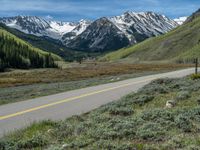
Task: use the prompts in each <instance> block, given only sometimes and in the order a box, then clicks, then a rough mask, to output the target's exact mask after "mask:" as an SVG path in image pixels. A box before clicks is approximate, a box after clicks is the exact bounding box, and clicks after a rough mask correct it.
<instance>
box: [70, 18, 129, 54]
mask: <svg viewBox="0 0 200 150" xmlns="http://www.w3.org/2000/svg"><path fill="white" fill-rule="evenodd" d="M66 44H67V46H68V47H71V48H73V49H79V50H89V51H104V50H111V49H118V48H119V47H125V46H127V45H128V44H129V40H128V38H127V37H126V36H125V34H124V33H123V32H122V31H121V30H120V29H119V28H118V27H117V26H115V24H113V22H112V21H111V20H110V19H108V18H106V17H104V18H100V19H98V20H96V21H94V22H93V23H92V24H90V25H89V26H88V27H87V28H86V30H85V31H83V32H82V33H81V34H80V35H78V36H76V37H75V38H74V39H72V40H70V41H68V43H66Z"/></svg>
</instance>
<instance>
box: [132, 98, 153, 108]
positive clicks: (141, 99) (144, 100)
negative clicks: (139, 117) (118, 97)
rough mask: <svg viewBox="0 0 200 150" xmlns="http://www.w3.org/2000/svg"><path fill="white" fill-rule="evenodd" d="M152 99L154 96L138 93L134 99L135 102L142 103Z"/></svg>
mask: <svg viewBox="0 0 200 150" xmlns="http://www.w3.org/2000/svg"><path fill="white" fill-rule="evenodd" d="M153 99H154V96H151V95H139V96H138V97H137V98H136V100H134V103H135V104H139V105H141V106H142V105H144V104H146V103H148V102H150V101H152V100H153Z"/></svg>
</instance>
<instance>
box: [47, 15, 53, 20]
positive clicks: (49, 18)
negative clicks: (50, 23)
mask: <svg viewBox="0 0 200 150" xmlns="http://www.w3.org/2000/svg"><path fill="white" fill-rule="evenodd" d="M45 18H46V19H47V20H52V19H53V17H52V16H50V15H47V16H45Z"/></svg>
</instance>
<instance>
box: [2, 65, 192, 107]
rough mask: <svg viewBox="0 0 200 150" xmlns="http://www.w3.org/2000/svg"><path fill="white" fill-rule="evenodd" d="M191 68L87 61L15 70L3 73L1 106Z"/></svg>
mask: <svg viewBox="0 0 200 150" xmlns="http://www.w3.org/2000/svg"><path fill="white" fill-rule="evenodd" d="M190 66H191V65H175V64H167V65H166V64H160V65H154V64H149V65H147V64H123V63H118V64H117V63H91V62H90V63H88V62H87V63H86V62H84V63H82V64H77V63H70V64H66V66H65V67H63V68H64V69H34V70H11V71H9V72H5V73H0V105H2V104H7V103H12V102H17V101H22V100H27V99H31V98H36V97H39V96H46V95H50V94H56V93H60V92H65V91H69V90H73V89H78V88H84V87H88V86H93V85H98V84H103V83H109V82H115V81H119V80H123V79H127V78H133V77H139V76H144V75H150V74H155V73H161V72H166V71H172V70H177V69H183V68H187V67H190Z"/></svg>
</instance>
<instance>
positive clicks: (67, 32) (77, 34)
mask: <svg viewBox="0 0 200 150" xmlns="http://www.w3.org/2000/svg"><path fill="white" fill-rule="evenodd" d="M102 18H107V22H109V24H110V27H111V28H112V27H114V26H115V28H117V29H116V30H115V31H116V32H115V33H113V32H112V33H111V32H109V31H111V29H109V28H108V27H107V31H105V30H102V31H105V32H106V33H107V34H106V35H105V36H106V37H110V38H111V39H113V38H115V37H113V36H116V37H121V36H122V34H123V36H124V39H126V40H127V39H128V41H129V42H127V41H126V40H121V39H120V38H119V39H117V40H116V41H114V40H111V41H112V42H113V43H114V44H113V46H110V43H109V42H106V43H105V42H103V45H104V46H101V45H98V44H97V43H99V44H100V43H101V42H102V41H103V40H102V39H98V37H101V38H103V36H99V34H101V35H102V34H104V33H99V34H96V35H95V33H97V32H98V29H99V28H97V29H93V30H92V31H93V33H91V34H90V35H92V34H94V36H86V37H88V38H89V39H86V38H85V32H88V30H87V29H88V27H90V29H91V28H94V27H91V26H93V25H95V23H96V22H98V21H99V20H100V21H103V19H102ZM102 18H99V19H97V20H95V21H87V20H80V21H79V22H76V23H75V22H57V21H48V20H45V19H42V18H40V17H37V16H17V17H8V18H5V17H4V18H0V22H1V23H4V24H5V25H7V26H9V27H11V28H15V29H17V30H20V31H22V32H24V33H26V34H33V35H36V36H41V37H50V38H53V39H56V40H60V41H61V42H62V43H63V44H64V45H65V46H66V47H68V48H71V49H74V50H81V51H102V52H103V51H107V50H116V49H119V48H122V46H123V47H125V46H128V45H131V44H136V43H138V42H141V41H143V40H145V39H147V38H149V37H153V36H158V35H160V34H164V33H167V32H168V31H170V30H172V29H173V28H176V27H177V26H178V24H177V23H176V22H175V21H174V20H172V19H169V18H167V17H166V16H164V15H160V14H156V13H153V12H140V13H136V12H131V11H129V12H125V13H124V14H122V15H120V16H114V17H102ZM103 22H105V21H103ZM111 24H112V25H111ZM101 25H102V26H101V27H102V28H103V26H104V25H105V24H103V23H102V24H101ZM96 30H97V31H96ZM91 37H92V38H95V39H96V41H94V40H93V39H91ZM80 39H85V41H80ZM115 39H116V38H115ZM87 41H89V42H88V43H87ZM118 42H120V44H119V43H118ZM123 42H124V43H123ZM82 43H84V44H82ZM115 44H116V45H118V46H115Z"/></svg>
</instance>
